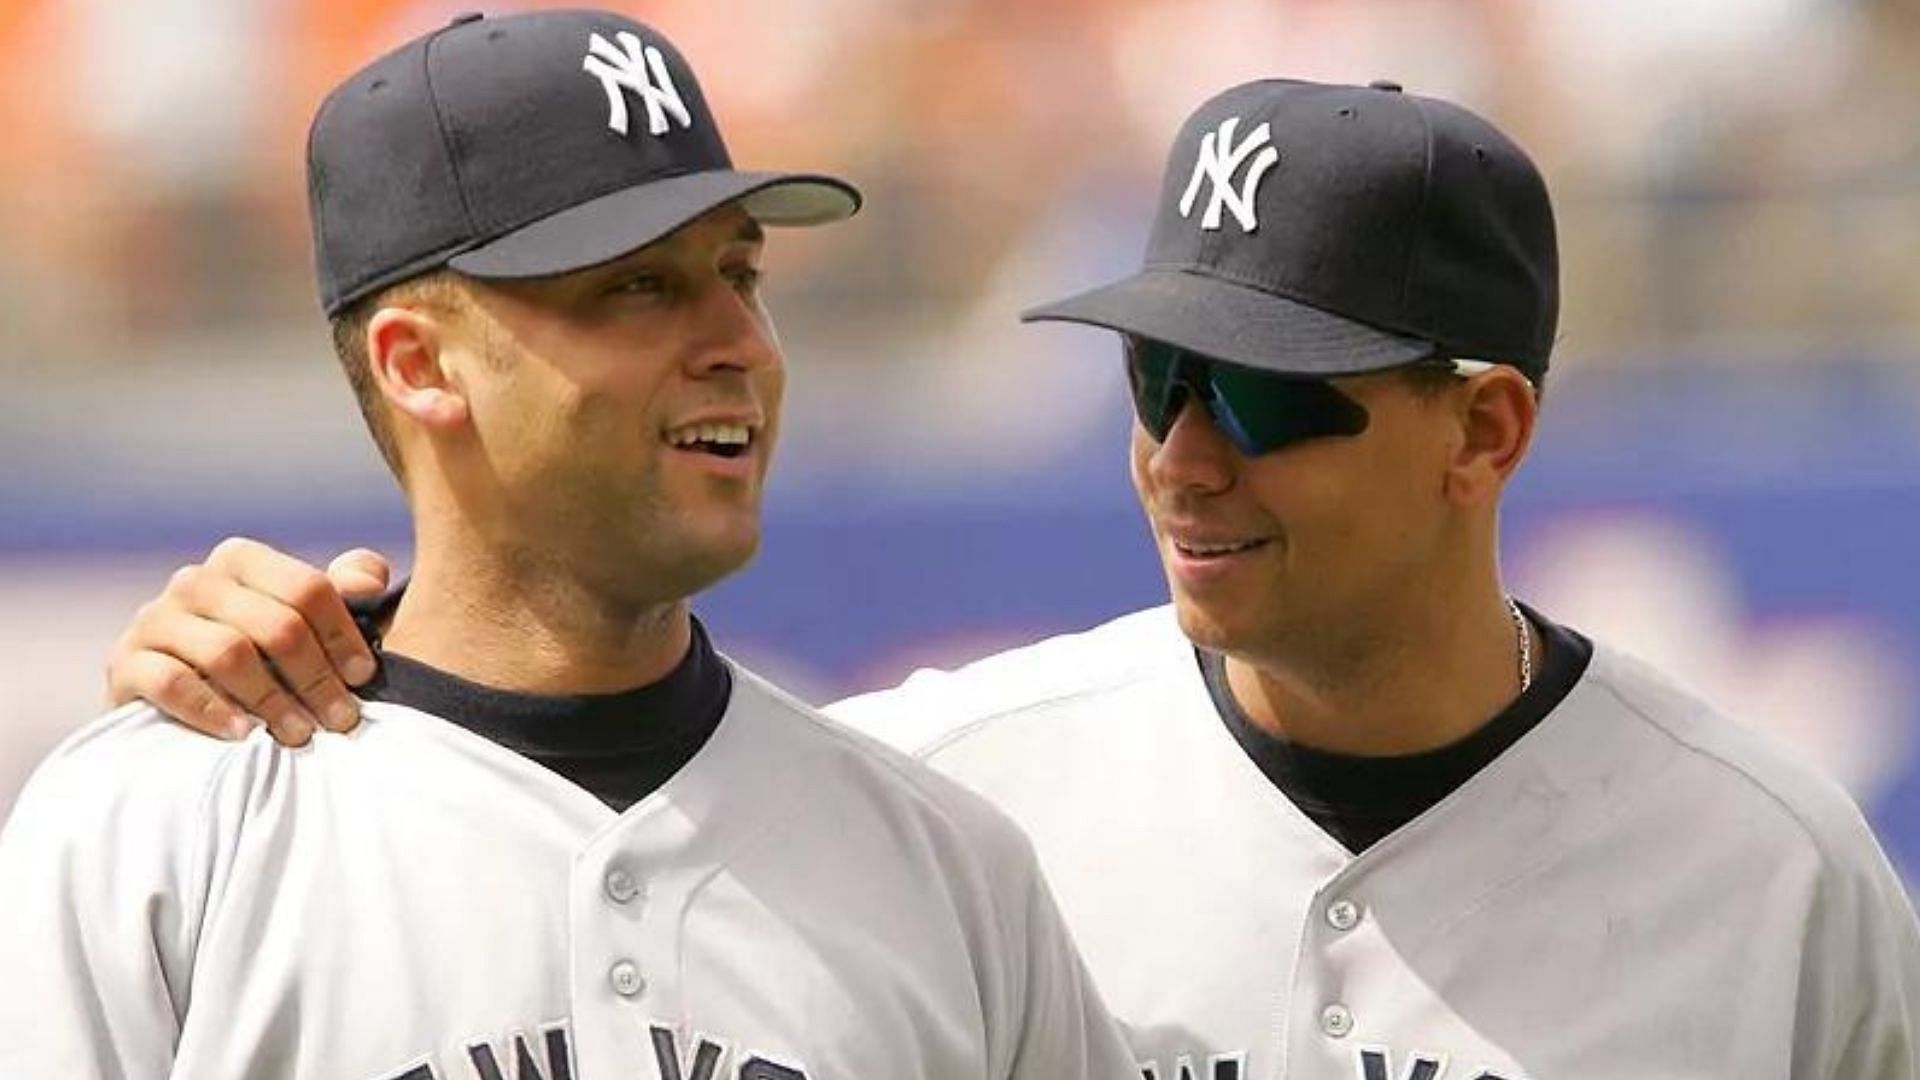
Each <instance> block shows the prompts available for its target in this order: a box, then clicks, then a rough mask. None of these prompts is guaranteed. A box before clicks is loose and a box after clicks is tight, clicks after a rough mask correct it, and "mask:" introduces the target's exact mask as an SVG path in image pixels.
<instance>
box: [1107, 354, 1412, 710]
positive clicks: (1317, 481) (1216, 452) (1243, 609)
mask: <svg viewBox="0 0 1920 1080" xmlns="http://www.w3.org/2000/svg"><path fill="white" fill-rule="evenodd" d="M1379 381H1380V379H1379V378H1378V377H1373V378H1369V379H1367V380H1365V381H1363V380H1358V379H1356V380H1343V381H1342V383H1343V388H1350V389H1351V392H1352V393H1353V395H1354V396H1355V397H1356V399H1357V400H1360V401H1361V403H1362V404H1363V405H1367V406H1368V407H1369V412H1370V413H1371V414H1373V417H1374V422H1373V423H1371V424H1370V425H1369V428H1368V430H1367V431H1366V432H1364V433H1362V434H1360V435H1357V436H1351V437H1329V438H1320V439H1310V440H1306V441H1305V442H1302V443H1299V444H1295V445H1293V446H1290V447H1286V448H1283V449H1282V450H1279V451H1275V452H1272V453H1268V454H1263V455H1258V456H1255V457H1248V456H1246V455H1243V454H1241V453H1239V452H1238V451H1237V450H1236V449H1234V448H1233V447H1232V446H1231V445H1230V444H1229V443H1227V442H1226V441H1225V439H1224V437H1222V436H1220V435H1219V433H1218V432H1217V431H1214V430H1210V429H1209V430H1206V431H1202V432H1199V433H1198V437H1193V436H1195V435H1196V433H1195V432H1193V431H1187V432H1184V433H1178V434H1173V435H1170V436H1169V439H1170V440H1171V439H1174V438H1179V437H1181V436H1182V435H1185V436H1189V437H1192V438H1190V440H1189V441H1188V442H1187V443H1185V444H1183V445H1182V446H1180V447H1178V448H1176V451H1177V453H1179V454H1182V455H1186V458H1185V464H1184V465H1182V466H1181V467H1178V468H1174V469H1167V468H1160V469H1156V468H1155V461H1156V455H1157V454H1159V453H1160V452H1161V451H1162V448H1163V446H1162V444H1160V443H1157V442H1155V441H1154V440H1153V439H1152V438H1151V437H1150V436H1148V435H1147V434H1146V433H1145V432H1144V431H1143V430H1141V429H1140V427H1139V425H1138V424H1136V425H1135V427H1134V431H1133V435H1132V446H1131V462H1132V475H1133V480H1134V486H1135V491H1136V494H1137V495H1138V497H1139V499H1140V502H1141V505H1142V508H1143V509H1144V510H1145V512H1146V514H1147V517H1148V519H1149V522H1150V524H1151V526H1152V531H1153V535H1154V541H1155V545H1156V547H1157V549H1158V552H1159V554H1160V557H1161V560H1162V565H1163V569H1164V570H1165V572H1166V577H1167V582H1168V586H1169V590H1170V592H1171V595H1172V599H1173V602H1174V607H1175V611H1176V614H1177V616H1178V619H1179V622H1180V624H1181V629H1182V630H1183V632H1185V633H1186V635H1187V636H1188V637H1189V638H1190V639H1192V640H1193V641H1194V642H1195V643H1196V644H1198V645H1200V646H1201V647H1203V648H1207V649H1210V650H1213V651H1217V652H1221V653H1225V654H1227V655H1231V656H1237V657H1240V658H1242V659H1246V660H1248V661H1250V662H1254V663H1271V664H1275V665H1281V666H1287V667H1297V668H1299V669H1301V670H1306V669H1318V670H1321V671H1324V672H1329V673H1330V672H1332V671H1334V670H1338V669H1350V668H1351V667H1352V666H1353V665H1354V664H1355V662H1356V658H1365V657H1368V656H1374V655H1377V654H1379V653H1381V652H1382V650H1383V649H1386V648H1387V647H1388V646H1390V645H1391V639H1392V635H1391V630H1390V627H1389V625H1388V624H1389V623H1391V621H1392V615H1391V612H1392V609H1393V608H1394V606H1395V605H1396V604H1398V603H1401V602H1403V601H1404V600H1405V598H1406V596H1407V594H1408V592H1409V590H1413V589H1417V588H1418V587H1419V582H1420V580H1421V573H1422V572H1423V571H1422V567H1424V566H1426V565H1428V563H1429V562H1430V560H1432V559H1433V558H1434V557H1435V551H1434V550H1433V548H1434V544H1435V543H1436V541H1437V537H1438V529H1439V519H1438V510H1439V508H1438V504H1437V501H1436V500H1434V499H1433V498H1432V497H1431V495H1432V492H1431V490H1430V488H1431V477H1430V476H1429V475H1428V474H1429V473H1430V472H1431V471H1432V470H1430V469H1429V468H1427V461H1428V460H1430V455H1429V453H1428V449H1427V448H1425V447H1424V445H1423V442H1422V440H1425V439H1428V438H1430V437H1431V434H1432V432H1431V431H1429V430H1426V429H1423V428H1422V427H1421V426H1420V425H1419V424H1418V423H1417V421H1415V420H1414V418H1413V417H1411V416H1410V415H1402V413H1405V412H1406V411H1407V408H1408V402H1401V401H1394V400H1389V398H1388V395H1391V394H1393V393H1403V392H1404V391H1400V390H1397V389H1396V388H1394V387H1391V386H1385V385H1370V384H1371V383H1377V382H1379ZM1414 407H1418V406H1417V404H1416V405H1415V406H1414ZM1409 425H1411V426H1409ZM1162 464H1163V465H1164V464H1165V463H1164V462H1163V463H1162ZM1202 481H1204V482H1202ZM1195 534H1198V535H1200V536H1203V537H1207V538H1211V539H1214V540H1229V539H1245V538H1258V539H1259V540H1260V545H1259V547H1258V548H1257V549H1256V550H1252V551H1248V552H1245V553H1240V554H1234V555H1231V556H1227V557H1225V558H1221V559H1216V560H1206V559H1201V560H1198V561H1197V562H1196V560H1194V559H1192V558H1191V557H1190V555H1187V554H1183V553H1182V552H1181V551H1180V550H1179V548H1178V546H1177V543H1176V541H1177V539H1179V538H1182V537H1185V538H1189V539H1190V538H1192V537H1193V536H1194V535H1195Z"/></svg>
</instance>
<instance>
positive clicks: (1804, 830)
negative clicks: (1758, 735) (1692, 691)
mask: <svg viewBox="0 0 1920 1080" xmlns="http://www.w3.org/2000/svg"><path fill="white" fill-rule="evenodd" d="M1613 670H1614V665H1613V663H1612V662H1611V661H1610V662H1609V663H1608V671H1609V674H1611V673H1612V672H1613ZM1601 685H1602V687H1603V688H1604V689H1605V690H1606V692H1607V695H1608V696H1609V697H1611V698H1613V700H1614V701H1616V702H1618V703H1619V704H1620V706H1621V707H1622V708H1624V709H1625V710H1626V711H1627V712H1628V713H1630V714H1631V715H1633V716H1635V717H1638V718H1639V719H1640V722H1641V723H1643V724H1645V725H1647V726H1648V727H1649V728H1652V729H1653V730H1655V731H1658V732H1659V733H1660V734H1661V735H1662V736H1663V737H1664V738H1666V739H1667V740H1669V741H1670V742H1673V743H1674V744H1676V745H1679V746H1682V747H1685V748H1686V749H1687V750H1688V751H1689V752H1690V753H1691V754H1693V755H1694V756H1696V757H1699V758H1703V759H1705V760H1707V761H1710V762H1713V763H1714V764H1715V765H1717V766H1718V767H1720V768H1721V769H1723V770H1725V771H1726V772H1729V773H1731V774H1733V775H1735V776H1737V777H1739V778H1740V779H1741V780H1742V781H1744V782H1745V784H1746V785H1747V786H1748V787H1749V788H1752V789H1753V790H1756V791H1758V792H1759V793H1760V794H1761V795H1763V796H1765V798H1766V799H1767V801H1769V802H1771V803H1772V804H1773V805H1775V806H1776V807H1778V808H1779V809H1780V811H1781V812H1782V813H1783V814H1785V815H1786V816H1787V817H1788V818H1789V819H1791V820H1792V821H1793V823H1794V825H1795V826H1796V827H1797V828H1798V829H1799V830H1800V833H1801V835H1802V837H1803V838H1804V839H1805V840H1806V842H1807V843H1808V844H1810V845H1811V846H1812V847H1813V850H1814V851H1815V852H1817V853H1819V855H1820V861H1821V862H1823V863H1827V862H1830V858H1829V855H1830V853H1829V851H1828V848H1827V845H1826V844H1825V843H1823V842H1822V840H1821V836H1820V831H1819V830H1818V829H1816V828H1815V827H1814V826H1813V824H1812V823H1811V822H1809V821H1808V820H1807V817H1806V815H1804V814H1803V813H1801V812H1800V809H1799V808H1798V807H1796V806H1795V805H1794V804H1793V803H1792V802H1791V801H1790V800H1788V799H1787V798H1785V797H1784V796H1783V795H1781V794H1780V793H1779V792H1777V791H1775V790H1774V789H1773V787H1772V786H1771V785H1769V784H1767V783H1765V782H1764V781H1762V780H1761V778H1760V777H1758V776H1755V775H1754V774H1753V772H1752V771H1751V770H1749V769H1748V768H1746V767H1745V766H1744V765H1742V764H1740V763H1739V762H1736V761H1733V760H1731V759H1729V758H1728V757H1727V755H1725V754H1723V753H1719V752H1716V751H1715V750H1713V749H1712V748H1710V747H1707V746H1703V745H1701V744H1700V743H1699V742H1697V741H1695V740H1692V739H1688V738H1686V737H1684V736H1682V735H1681V734H1680V733H1679V732H1678V731H1675V730H1674V729H1673V728H1672V727H1671V726H1670V725H1668V724H1665V723H1662V722H1661V721H1660V719H1659V718H1658V717H1656V716H1654V715H1653V714H1651V713H1649V712H1648V711H1647V710H1646V709H1644V708H1642V707H1641V706H1640V705H1639V703H1638V702H1635V701H1633V700H1631V699H1630V698H1628V697H1627V696H1626V695H1625V694H1622V693H1621V692H1620V689H1619V687H1617V686H1615V685H1614V682H1613V680H1612V679H1611V678H1609V679H1606V680H1603V681H1602V682H1601ZM1697 704H1699V705H1700V706H1701V707H1703V708H1705V709H1706V710H1707V711H1708V712H1710V713H1711V714H1712V715H1713V716H1715V717H1718V718H1720V719H1722V720H1724V721H1726V722H1727V723H1729V724H1738V723H1741V721H1739V720H1735V719H1733V718H1732V717H1729V716H1726V715H1725V714H1723V713H1720V712H1718V711H1717V710H1715V709H1713V708H1712V706H1710V705H1707V704H1706V703H1704V702H1698V703H1697Z"/></svg>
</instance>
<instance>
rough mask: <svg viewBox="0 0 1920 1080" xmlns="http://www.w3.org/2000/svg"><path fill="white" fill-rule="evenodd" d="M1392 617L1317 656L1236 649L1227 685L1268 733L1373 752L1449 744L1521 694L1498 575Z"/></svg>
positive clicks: (1514, 639) (1320, 746)
mask: <svg viewBox="0 0 1920 1080" xmlns="http://www.w3.org/2000/svg"><path fill="white" fill-rule="evenodd" d="M1396 616H1398V617H1397V618H1396V619H1395V620H1394V621H1393V622H1392V623H1391V625H1387V624H1385V623H1384V621H1380V620H1373V621H1369V623H1368V624H1367V626H1366V628H1365V631H1364V633H1363V635H1362V636H1361V637H1360V638H1358V639H1357V640H1354V641H1350V642H1347V643H1344V645H1343V646H1342V647H1340V648H1337V649H1333V650H1324V651H1321V652H1319V653H1317V654H1316V655H1314V656H1250V655H1240V654H1236V655H1230V656H1228V657H1227V658H1226V674H1227V685H1228V686H1229V687H1231V688H1232V690H1233V696H1234V700H1235V701H1237V702H1238V703H1239V705H1240V707H1241V709H1242V710H1243V711H1245V712H1246V714H1247V717H1248V719H1249V720H1251V721H1252V722H1253V724H1254V725H1255V726H1256V727H1259V728H1260V729H1262V730H1263V731H1266V732H1267V733H1268V734H1270V735H1275V736H1277V737H1280V738H1284V739H1286V740H1288V741H1290V742H1293V743H1296V744H1299V745H1302V746H1308V747H1312V748H1314V749H1317V750H1326V751H1330V752H1333V753H1341V754H1351V755H1356V756H1369V757H1381V756H1390V755H1403V754H1417V753H1420V752H1422V751H1426V750H1434V749H1438V748H1439V747H1442V746H1447V745H1450V744H1452V743H1454V742H1457V741H1459V740H1460V739H1462V738H1465V737H1466V736H1468V735H1470V734H1472V733H1473V732H1474V731H1476V730H1478V729H1479V728H1480V726H1481V725H1483V724H1485V723H1486V722H1487V721H1488V720H1491V719H1492V718H1493V717H1494V716H1496V715H1498V714H1499V712H1500V711H1501V710H1502V709H1504V708H1506V707H1507V705H1509V704H1511V703H1512V701H1513V700H1514V699H1515V698H1516V697H1518V696H1519V694H1520V676H1519V635H1518V633H1517V632H1516V630H1515V628H1514V624H1513V618H1512V614H1511V613H1510V612H1509V610H1508V608H1507V605H1506V597H1505V594H1504V593H1503V592H1502V591H1501V589H1500V586H1499V582H1498V578H1497V577H1494V578H1492V579H1491V580H1490V581H1489V582H1487V583H1485V584H1484V585H1483V586H1482V587H1479V588H1476V589H1474V590H1472V591H1471V594H1470V596H1469V597H1467V598H1466V599H1465V602H1463V603H1456V602H1453V601H1451V600H1447V599H1445V598H1441V597H1434V598H1432V599H1431V601H1430V602H1429V603H1427V604H1424V605H1416V606H1415V607H1414V608H1412V609H1411V610H1405V611H1401V612H1397V613H1396ZM1526 633H1527V634H1528V635H1529V645H1530V647H1531V648H1532V649H1533V654H1534V657H1535V658H1536V666H1537V663H1538V657H1539V655H1540V642H1539V639H1538V638H1537V636H1535V632H1534V630H1533V628H1532V627H1531V626H1528V627H1527V629H1526Z"/></svg>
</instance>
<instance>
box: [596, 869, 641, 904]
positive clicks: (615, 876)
mask: <svg viewBox="0 0 1920 1080" xmlns="http://www.w3.org/2000/svg"><path fill="white" fill-rule="evenodd" d="M603 884H604V885H605V886H606V889H607V899H609V900H612V901H613V902H614V903H616V904H626V903H631V902H632V901H633V898H634V897H636V896H639V895H640V882H639V881H637V880H635V879H634V876H633V875H632V874H630V873H628V872H627V871H625V870H622V869H621V868H619V867H617V866H616V867H614V868H613V869H611V870H609V871H607V877H606V880H605V881H604V882H603Z"/></svg>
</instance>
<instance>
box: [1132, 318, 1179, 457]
mask: <svg viewBox="0 0 1920 1080" xmlns="http://www.w3.org/2000/svg"><path fill="white" fill-rule="evenodd" d="M1122 340H1124V341H1125V343H1126V352H1127V385H1128V386H1129V387H1130V388H1131V389H1132V390H1133V412H1134V415H1135V416H1138V417H1139V418H1140V426H1141V427H1143V428H1146V429H1147V434H1149V435H1151V436H1153V437H1154V439H1156V440H1164V439H1165V438H1166V437H1167V432H1168V431H1170V430H1172V428H1173V421H1174V418H1175V417H1176V416H1177V415H1178V414H1179V411H1180V402H1179V398H1180V397H1181V396H1182V395H1181V394H1180V393H1179V391H1180V387H1179V385H1178V384H1177V383H1176V377H1177V376H1178V375H1179V371H1180V357H1181V352H1180V350H1179V349H1177V348H1174V347H1173V346H1171V345H1167V344H1164V343H1162V342H1158V341H1150V340H1148V339H1146V338H1137V337H1134V336H1132V335H1127V336H1126V337H1125V338H1123V339H1122Z"/></svg>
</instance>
